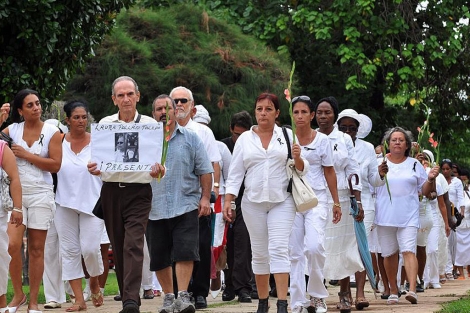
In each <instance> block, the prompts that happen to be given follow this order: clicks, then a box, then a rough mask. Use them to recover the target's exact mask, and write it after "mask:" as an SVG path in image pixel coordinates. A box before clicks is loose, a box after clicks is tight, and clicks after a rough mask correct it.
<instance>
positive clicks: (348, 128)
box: [338, 126, 357, 133]
mask: <svg viewBox="0 0 470 313" xmlns="http://www.w3.org/2000/svg"><path fill="white" fill-rule="evenodd" d="M338 129H339V130H340V131H342V132H343V133H344V132H347V131H350V132H357V127H356V126H339V127H338Z"/></svg>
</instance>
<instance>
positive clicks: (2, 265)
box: [0, 208, 11, 296]
mask: <svg viewBox="0 0 470 313" xmlns="http://www.w3.org/2000/svg"><path fill="white" fill-rule="evenodd" d="M7 227H8V213H7V212H6V211H4V210H3V209H1V208H0V296H2V295H4V294H6V293H7V285H8V268H9V266H10V260H11V257H10V255H9V254H8V235H7Z"/></svg>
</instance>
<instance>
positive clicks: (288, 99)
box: [284, 89, 290, 102]
mask: <svg viewBox="0 0 470 313" xmlns="http://www.w3.org/2000/svg"><path fill="white" fill-rule="evenodd" d="M284 95H285V96H286V99H287V101H289V102H290V92H289V89H285V90H284Z"/></svg>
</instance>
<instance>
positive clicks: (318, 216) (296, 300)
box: [289, 202, 328, 308]
mask: <svg viewBox="0 0 470 313" xmlns="http://www.w3.org/2000/svg"><path fill="white" fill-rule="evenodd" d="M327 217H328V204H327V203H326V202H319V203H318V205H317V206H316V207H315V208H313V209H312V210H308V211H307V212H304V213H296V215H295V219H294V225H293V226H292V232H291V234H290V239H289V256H290V261H291V271H290V306H291V308H294V307H296V306H303V305H305V303H308V302H309V301H310V300H309V299H307V298H306V296H305V290H307V293H308V294H309V295H310V296H312V297H315V298H321V299H324V298H327V297H328V291H327V290H326V288H325V285H324V284H323V279H324V277H323V267H324V266H325V259H326V254H325V228H326V223H327ZM306 261H307V264H308V265H307V275H308V276H309V280H308V286H306V285H305V274H306V273H305V264H306Z"/></svg>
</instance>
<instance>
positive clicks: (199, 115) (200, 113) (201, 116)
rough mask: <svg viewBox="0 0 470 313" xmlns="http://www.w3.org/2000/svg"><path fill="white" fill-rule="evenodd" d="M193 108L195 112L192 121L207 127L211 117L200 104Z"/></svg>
mask: <svg viewBox="0 0 470 313" xmlns="http://www.w3.org/2000/svg"><path fill="white" fill-rule="evenodd" d="M195 108H196V110H197V111H196V114H195V115H194V117H193V121H195V122H197V123H202V124H206V125H208V124H209V123H210V122H211V117H210V116H209V112H208V111H207V110H206V108H205V107H204V106H203V105H201V104H198V105H196V106H195Z"/></svg>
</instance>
